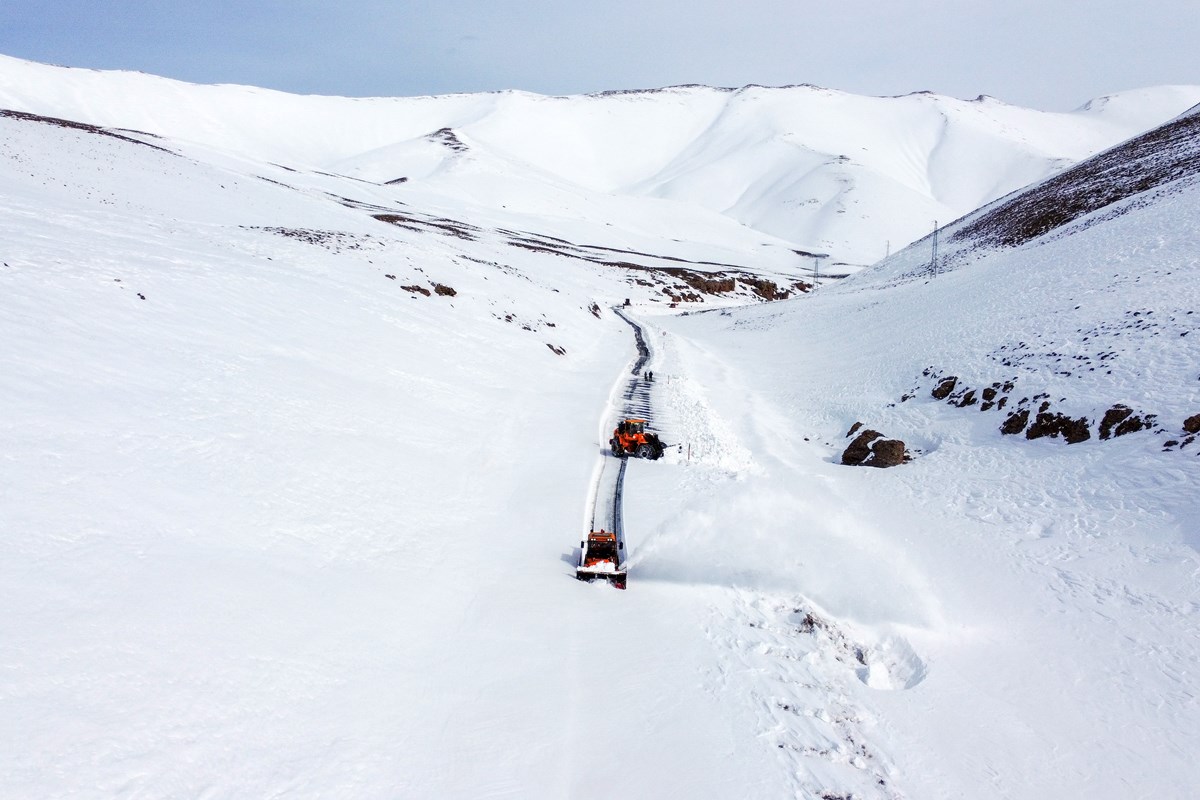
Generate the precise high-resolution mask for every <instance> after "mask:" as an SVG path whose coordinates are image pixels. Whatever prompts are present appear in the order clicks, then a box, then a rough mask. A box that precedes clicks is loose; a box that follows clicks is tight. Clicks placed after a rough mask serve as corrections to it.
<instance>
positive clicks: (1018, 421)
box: [1000, 408, 1029, 436]
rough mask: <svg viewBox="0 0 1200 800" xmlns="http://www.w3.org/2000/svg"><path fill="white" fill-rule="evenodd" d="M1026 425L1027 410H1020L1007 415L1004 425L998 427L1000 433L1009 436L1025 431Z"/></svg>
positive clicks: (1027, 420) (1027, 418)
mask: <svg viewBox="0 0 1200 800" xmlns="http://www.w3.org/2000/svg"><path fill="white" fill-rule="evenodd" d="M1027 424H1029V409H1028V408H1020V409H1017V410H1016V411H1014V412H1013V413H1011V414H1009V415H1008V418H1007V419H1006V420H1004V424H1002V425H1001V426H1000V432H1001V433H1003V434H1007V435H1010V436H1011V435H1012V434H1014V433H1020V432H1021V431H1023V430H1025V426H1026V425H1027Z"/></svg>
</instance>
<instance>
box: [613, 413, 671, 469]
mask: <svg viewBox="0 0 1200 800" xmlns="http://www.w3.org/2000/svg"><path fill="white" fill-rule="evenodd" d="M608 443H609V446H610V447H611V448H612V454H613V455H614V456H617V457H618V458H624V457H626V456H637V457H638V458H648V459H650V460H651V461H653V460H655V459H658V458H662V455H663V450H664V445H663V443H662V441H661V440H660V439H659V438H658V434H656V433H647V432H646V420H644V419H637V418H632V417H631V418H629V419H623V420H621V421H620V422H618V423H617V427H616V429H615V430H614V431H613V436H612V439H610V440H609V442H608Z"/></svg>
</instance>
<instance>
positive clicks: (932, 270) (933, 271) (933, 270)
mask: <svg viewBox="0 0 1200 800" xmlns="http://www.w3.org/2000/svg"><path fill="white" fill-rule="evenodd" d="M937 233H938V224H937V220H936V219H935V220H934V221H933V255H932V256H931V257H930V259H929V274H930V275H937V274H938V263H937Z"/></svg>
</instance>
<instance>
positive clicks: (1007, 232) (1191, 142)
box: [951, 113, 1200, 247]
mask: <svg viewBox="0 0 1200 800" xmlns="http://www.w3.org/2000/svg"><path fill="white" fill-rule="evenodd" d="M1197 174H1200V113H1198V114H1192V115H1190V116H1186V117H1183V118H1181V119H1177V120H1174V121H1172V122H1168V123H1167V124H1165V125H1163V126H1161V127H1159V128H1156V129H1154V130H1152V131H1150V132H1149V133H1145V134H1142V135H1141V136H1138V137H1136V138H1134V139H1131V140H1130V141H1128V142H1125V143H1124V144H1120V145H1117V146H1116V147H1114V148H1112V149H1111V150H1107V151H1105V152H1103V153H1100V154H1099V155H1097V156H1094V157H1092V158H1089V159H1087V160H1086V161H1083V162H1081V163H1079V164H1077V165H1076V166H1074V167H1072V168H1070V169H1068V170H1066V171H1064V172H1062V173H1061V174H1059V175H1056V176H1054V177H1053V178H1050V179H1049V180H1047V181H1044V182H1043V183H1041V184H1040V185H1038V186H1035V187H1034V188H1033V189H1030V190H1029V191H1025V192H1021V193H1020V194H1018V195H1016V196H1015V197H1012V198H1011V199H1009V200H1007V201H1002V202H1001V203H999V204H998V205H996V206H995V207H993V208H992V209H990V210H989V211H987V212H985V213H983V214H981V215H980V216H978V217H976V218H975V219H974V220H972V221H971V222H969V223H968V224H966V225H964V226H963V227H962V228H960V229H959V230H958V231H956V232H955V233H954V234H953V236H952V237H951V240H952V241H958V242H968V243H975V244H981V245H984V246H988V247H1014V246H1016V245H1019V244H1024V243H1025V242H1028V241H1029V240H1031V239H1034V238H1036V237H1038V236H1042V235H1043V234H1046V233H1049V232H1050V231H1053V230H1055V229H1056V228H1060V227H1062V226H1063V225H1066V224H1067V223H1070V222H1073V221H1074V220H1076V219H1079V218H1080V217H1082V216H1084V215H1086V214H1090V213H1092V212H1094V211H1098V210H1100V209H1102V208H1105V207H1106V206H1110V205H1112V204H1113V203H1116V202H1119V201H1121V200H1124V199H1125V198H1127V197H1131V196H1133V195H1135V194H1140V193H1142V192H1146V191H1149V190H1151V189H1154V188H1156V187H1159V186H1162V185H1164V184H1167V183H1170V182H1172V181H1177V180H1179V179H1181V178H1188V177H1191V176H1194V175H1197Z"/></svg>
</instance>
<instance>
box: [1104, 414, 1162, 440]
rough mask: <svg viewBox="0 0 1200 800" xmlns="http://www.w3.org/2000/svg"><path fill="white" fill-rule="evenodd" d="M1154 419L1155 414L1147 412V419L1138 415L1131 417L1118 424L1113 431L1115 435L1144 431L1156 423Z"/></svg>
mask: <svg viewBox="0 0 1200 800" xmlns="http://www.w3.org/2000/svg"><path fill="white" fill-rule="evenodd" d="M1154 419H1155V417H1154V415H1153V414H1147V415H1146V418H1145V419H1142V418H1141V417H1138V416H1133V417H1130V418H1129V419H1126V420H1125V421H1123V422H1122V423H1121V424H1120V425H1118V426H1117V429H1116V430H1115V431H1113V436H1124V435H1125V434H1127V433H1137V432H1138V431H1144V430H1146V429H1147V428H1149V427H1151V426H1152V425H1154Z"/></svg>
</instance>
